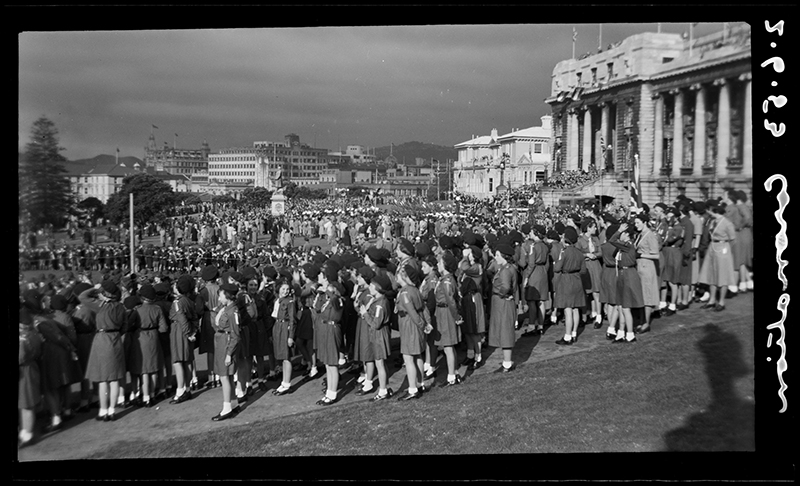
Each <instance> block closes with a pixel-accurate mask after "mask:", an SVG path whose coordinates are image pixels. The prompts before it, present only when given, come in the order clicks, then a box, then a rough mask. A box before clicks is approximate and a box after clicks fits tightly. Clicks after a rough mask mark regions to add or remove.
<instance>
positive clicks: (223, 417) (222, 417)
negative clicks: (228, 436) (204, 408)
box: [211, 410, 236, 422]
mask: <svg viewBox="0 0 800 486" xmlns="http://www.w3.org/2000/svg"><path fill="white" fill-rule="evenodd" d="M234 415H236V413H235V412H234V411H233V410H231V411H230V412H228V413H226V414H225V415H222V412H220V413H218V414H216V415H214V416H213V417H211V420H213V421H214V422H222V421H223V420H227V419H229V418H231V417H233V416H234Z"/></svg>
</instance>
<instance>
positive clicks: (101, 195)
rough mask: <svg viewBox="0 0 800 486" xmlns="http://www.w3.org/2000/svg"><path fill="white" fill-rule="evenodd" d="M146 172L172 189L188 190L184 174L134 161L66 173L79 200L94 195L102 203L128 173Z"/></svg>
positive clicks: (116, 190)
mask: <svg viewBox="0 0 800 486" xmlns="http://www.w3.org/2000/svg"><path fill="white" fill-rule="evenodd" d="M142 173H147V174H150V175H152V176H155V177H157V178H159V179H161V180H162V181H164V182H166V183H167V184H169V186H170V187H171V188H172V190H173V191H176V192H189V191H191V190H192V188H191V182H190V179H189V177H188V176H187V175H185V174H170V173H169V172H165V171H160V170H155V168H153V167H144V168H143V167H141V165H140V164H139V163H138V162H136V163H134V165H133V166H129V165H126V164H125V163H118V162H117V163H107V164H98V165H96V166H94V167H92V168H91V169H88V170H85V171H84V170H73V171H71V172H70V173H68V174H67V177H68V178H69V181H70V187H71V188H72V193H73V194H75V196H76V197H77V199H78V200H79V201H82V200H84V199H88V198H90V197H94V198H97V199H99V200H100V202H102V203H103V204H105V203H106V202H108V198H109V197H111V195H112V194H114V193H116V192H119V190H120V188H121V187H122V182H123V180H124V179H125V177H127V176H129V175H135V174H142Z"/></svg>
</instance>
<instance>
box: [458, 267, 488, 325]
mask: <svg viewBox="0 0 800 486" xmlns="http://www.w3.org/2000/svg"><path fill="white" fill-rule="evenodd" d="M460 268H461V269H462V274H461V280H462V282H461V285H460V287H459V289H461V290H463V289H464V288H465V285H464V280H466V279H469V280H472V281H473V282H474V284H475V290H474V291H473V290H470V294H465V293H464V292H463V291H462V292H461V293H460V295H461V306H460V307H459V308H460V309H462V313H461V317H462V318H463V319H464V323H463V324H461V331H462V332H464V333H466V334H482V333H484V332H486V309H485V307H484V305H483V279H484V277H485V275H484V272H483V266H482V265H481V264H480V263H477V262H476V263H475V264H474V265H470V264H469V261H468V260H462V261H461V263H460ZM467 288H468V289H471V287H469V286H467ZM464 299H467V300H470V301H471V303H469V308H470V309H471V310H470V312H472V313H474V314H475V317H474V322H470V323H469V324H467V322H466V317H465V316H464V314H463V309H464V305H465V304H464ZM472 307H474V310H473V309H472Z"/></svg>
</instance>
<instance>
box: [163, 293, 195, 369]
mask: <svg viewBox="0 0 800 486" xmlns="http://www.w3.org/2000/svg"><path fill="white" fill-rule="evenodd" d="M169 319H170V321H171V322H172V326H171V327H170V333H169V345H170V355H171V356H172V362H173V363H180V362H187V361H192V359H193V358H194V348H193V346H192V343H191V342H190V341H189V336H191V335H193V334H194V333H195V329H196V325H197V324H196V321H197V319H196V317H195V308H194V303H193V302H192V301H191V300H190V299H189V297H187V296H185V295H181V296H180V297H178V299H176V300H175V302H173V303H172V306H171V307H170V311H169Z"/></svg>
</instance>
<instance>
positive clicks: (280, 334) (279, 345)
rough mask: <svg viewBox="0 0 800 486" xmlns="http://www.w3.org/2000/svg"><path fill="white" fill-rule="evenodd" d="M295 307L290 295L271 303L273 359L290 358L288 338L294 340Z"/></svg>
mask: <svg viewBox="0 0 800 486" xmlns="http://www.w3.org/2000/svg"><path fill="white" fill-rule="evenodd" d="M295 309H296V307H295V302H294V299H293V298H292V297H290V296H286V297H283V298H281V299H278V300H276V301H275V302H274V303H273V309H272V312H271V316H272V317H273V318H274V319H275V325H274V326H272V345H273V349H274V352H275V359H280V360H285V359H289V358H291V354H290V352H289V339H292V340H294V334H295V329H296V327H295Z"/></svg>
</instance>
